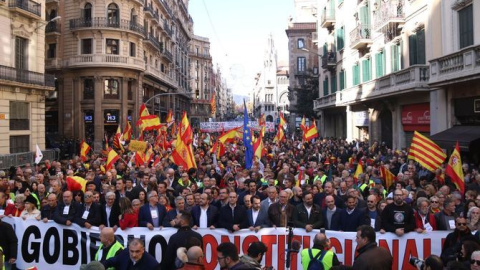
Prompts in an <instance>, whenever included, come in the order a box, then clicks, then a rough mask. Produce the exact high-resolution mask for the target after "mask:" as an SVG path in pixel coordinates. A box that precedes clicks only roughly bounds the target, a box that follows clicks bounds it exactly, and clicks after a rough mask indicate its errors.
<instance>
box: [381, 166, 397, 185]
mask: <svg viewBox="0 0 480 270" xmlns="http://www.w3.org/2000/svg"><path fill="white" fill-rule="evenodd" d="M380 177H382V178H383V180H385V189H388V188H390V186H391V185H392V184H393V182H394V181H395V180H396V177H395V175H394V174H393V173H392V172H391V171H390V170H389V169H387V168H386V167H385V166H381V167H380Z"/></svg>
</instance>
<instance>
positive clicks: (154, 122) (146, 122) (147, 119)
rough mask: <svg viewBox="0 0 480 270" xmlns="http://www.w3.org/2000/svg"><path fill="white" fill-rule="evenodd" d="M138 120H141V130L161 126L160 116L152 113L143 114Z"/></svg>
mask: <svg viewBox="0 0 480 270" xmlns="http://www.w3.org/2000/svg"><path fill="white" fill-rule="evenodd" d="M138 121H140V122H141V124H140V128H141V129H142V130H155V129H159V128H161V127H162V125H161V123H160V118H158V116H156V115H153V114H151V115H148V116H144V117H142V118H141V119H140V120H138Z"/></svg>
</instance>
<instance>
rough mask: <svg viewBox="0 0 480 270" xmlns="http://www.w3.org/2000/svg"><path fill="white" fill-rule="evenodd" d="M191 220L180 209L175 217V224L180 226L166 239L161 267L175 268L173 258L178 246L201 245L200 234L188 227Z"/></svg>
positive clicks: (188, 215) (175, 255) (190, 217)
mask: <svg viewBox="0 0 480 270" xmlns="http://www.w3.org/2000/svg"><path fill="white" fill-rule="evenodd" d="M191 221H192V215H191V214H190V213H188V212H186V211H181V212H180V214H179V215H178V216H177V218H176V219H175V223H176V224H175V225H176V226H179V227H180V228H179V229H178V231H177V232H176V233H175V234H173V235H172V236H171V237H170V239H169V240H168V246H167V251H166V252H165V257H164V259H163V260H162V269H167V270H168V269H172V270H173V269H175V258H176V257H177V249H178V248H180V247H184V248H187V250H188V248H190V247H191V246H200V247H203V238H202V235H200V234H199V233H197V232H196V231H193V230H192V228H190V222H191ZM176 226H174V227H176Z"/></svg>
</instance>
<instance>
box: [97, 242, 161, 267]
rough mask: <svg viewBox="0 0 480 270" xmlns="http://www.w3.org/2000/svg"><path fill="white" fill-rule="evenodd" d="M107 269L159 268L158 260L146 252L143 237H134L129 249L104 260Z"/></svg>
mask: <svg viewBox="0 0 480 270" xmlns="http://www.w3.org/2000/svg"><path fill="white" fill-rule="evenodd" d="M103 265H104V266H105V269H107V268H109V267H114V268H115V269H117V270H130V269H157V267H158V265H159V263H158V262H157V260H156V259H155V258H154V257H153V256H152V255H150V253H148V252H145V244H144V243H143V241H142V240H141V239H138V238H134V239H132V240H131V241H130V244H129V245H128V248H127V249H124V250H123V251H121V252H120V253H119V254H118V255H116V256H115V257H113V258H110V259H108V260H106V261H105V262H103Z"/></svg>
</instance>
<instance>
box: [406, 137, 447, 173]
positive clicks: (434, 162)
mask: <svg viewBox="0 0 480 270" xmlns="http://www.w3.org/2000/svg"><path fill="white" fill-rule="evenodd" d="M446 157H447V155H446V154H445V153H443V151H442V149H441V148H440V146H438V145H437V144H435V143H434V142H433V141H432V140H430V139H429V138H427V137H425V136H423V135H422V134H420V133H419V132H417V131H415V133H414V135H413V139H412V144H411V145H410V151H409V152H408V158H409V159H413V160H415V161H416V162H418V163H420V165H422V166H423V167H425V168H426V169H427V170H429V171H431V172H435V170H436V169H438V168H440V166H441V165H442V163H443V161H445V158H446Z"/></svg>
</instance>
